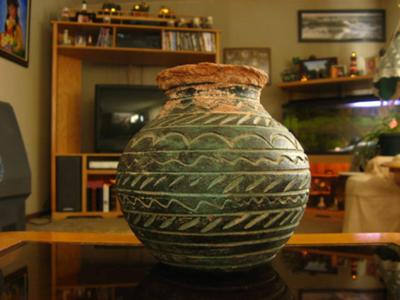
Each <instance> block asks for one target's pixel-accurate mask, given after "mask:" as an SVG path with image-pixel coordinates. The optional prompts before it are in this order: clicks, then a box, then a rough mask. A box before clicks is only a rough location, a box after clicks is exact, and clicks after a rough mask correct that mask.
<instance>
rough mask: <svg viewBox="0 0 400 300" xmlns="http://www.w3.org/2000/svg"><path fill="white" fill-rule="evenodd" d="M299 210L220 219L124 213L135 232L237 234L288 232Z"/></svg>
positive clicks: (211, 216)
mask: <svg viewBox="0 0 400 300" xmlns="http://www.w3.org/2000/svg"><path fill="white" fill-rule="evenodd" d="M303 208H304V207H303V206H300V207H297V208H294V209H276V210H267V211H254V212H243V213H238V214H223V215H218V214H216V215H190V216H188V215H177V214H158V213H147V214H146V213H138V212H136V211H129V210H125V213H126V214H127V218H128V219H129V222H130V224H132V226H134V227H137V228H138V229H147V228H151V230H153V231H154V230H159V229H162V230H163V231H165V232H167V231H168V232H169V233H171V231H173V232H174V233H176V234H179V233H180V232H188V231H189V232H191V233H193V232H199V233H206V232H207V233H212V232H224V233H226V234H229V232H232V231H233V232H234V233H235V232H239V231H252V230H264V229H269V228H272V227H274V228H275V227H276V228H275V229H278V228H285V229H288V228H291V227H293V226H296V225H297V221H299V219H300V218H301V216H302V214H303Z"/></svg>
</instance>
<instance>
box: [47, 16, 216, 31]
mask: <svg viewBox="0 0 400 300" xmlns="http://www.w3.org/2000/svg"><path fill="white" fill-rule="evenodd" d="M143 19H145V18H144V17H140V18H138V19H137V20H138V21H143ZM164 20H165V19H164ZM52 23H53V24H57V25H58V26H60V27H77V28H88V27H95V28H102V27H107V28H131V29H140V30H160V31H161V30H168V31H192V32H195V31H200V32H214V33H217V32H221V31H220V30H218V29H212V28H187V27H171V26H152V25H130V24H114V23H78V22H69V21H53V22H52Z"/></svg>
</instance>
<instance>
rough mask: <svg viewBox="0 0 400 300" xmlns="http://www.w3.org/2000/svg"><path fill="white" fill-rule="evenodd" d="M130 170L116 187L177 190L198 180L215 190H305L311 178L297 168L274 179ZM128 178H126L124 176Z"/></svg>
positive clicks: (261, 176) (270, 191)
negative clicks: (168, 173)
mask: <svg viewBox="0 0 400 300" xmlns="http://www.w3.org/2000/svg"><path fill="white" fill-rule="evenodd" d="M142 174H143V173H139V174H129V173H125V174H122V175H120V177H119V180H120V179H121V177H125V178H124V179H123V183H119V188H120V189H121V190H122V189H126V188H129V189H130V190H131V191H133V192H134V191H136V190H141V191H145V190H153V189H155V188H157V190H158V191H159V192H161V191H162V187H163V189H165V190H170V188H172V187H174V186H176V185H179V190H180V191H183V190H186V189H185V188H184V187H187V188H188V189H189V190H190V188H189V187H195V186H196V185H198V184H199V183H203V184H204V185H206V191H211V190H214V191H215V192H219V193H223V194H228V193H233V192H239V193H240V192H244V193H248V195H250V196H251V193H265V194H267V193H274V192H280V191H282V192H290V191H300V192H301V191H304V190H305V189H308V187H309V185H310V181H311V175H310V173H309V171H305V172H304V171H299V172H298V173H294V174H290V173H289V174H285V173H283V174H281V175H278V174H277V175H275V180H274V181H272V182H271V181H270V180H271V179H270V177H269V174H265V175H264V174H260V175H239V176H237V175H231V174H229V173H225V174H224V173H221V174H214V173H209V174H207V175H204V174H201V173H200V174H195V175H192V174H188V175H179V174H177V175H172V174H171V175H163V174H162V173H161V174H160V175H158V174H157V175H156V174H154V175H153V174H148V175H142ZM126 178H129V180H126Z"/></svg>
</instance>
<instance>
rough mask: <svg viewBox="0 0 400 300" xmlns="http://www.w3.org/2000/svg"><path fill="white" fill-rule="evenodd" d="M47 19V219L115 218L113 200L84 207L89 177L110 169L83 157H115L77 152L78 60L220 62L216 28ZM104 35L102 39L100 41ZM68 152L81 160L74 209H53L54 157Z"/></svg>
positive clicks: (111, 173)
mask: <svg viewBox="0 0 400 300" xmlns="http://www.w3.org/2000/svg"><path fill="white" fill-rule="evenodd" d="M139 19H140V20H141V19H143V17H138V20H139ZM51 24H52V86H51V89H52V91H51V94H52V99H51V107H52V108H51V211H52V218H53V219H64V218H69V217H104V218H108V217H109V218H115V217H119V216H121V215H122V213H121V211H120V208H119V204H118V203H117V204H116V206H115V208H114V209H113V210H111V211H109V212H104V211H100V210H95V209H93V208H92V209H91V208H90V205H89V206H88V204H90V202H91V201H92V200H90V197H88V195H87V191H88V187H89V185H91V182H92V181H95V180H98V181H100V180H107V181H111V179H112V178H114V177H115V174H116V171H115V169H91V168H89V167H88V162H89V161H90V160H91V159H94V158H96V157H102V158H104V159H116V158H118V157H119V154H107V153H82V141H81V131H82V123H83V122H84V121H85V120H86V119H87V118H86V116H84V115H83V114H82V70H83V68H84V64H85V63H86V62H90V63H94V64H96V63H100V64H112V65H140V66H161V67H172V66H176V65H181V64H194V63H200V62H214V63H218V62H219V61H220V34H221V33H220V31H219V30H216V29H208V28H207V29H201V28H181V27H168V26H152V25H128V24H114V23H77V22H70V21H53V22H52V23H51ZM104 32H107V35H104V34H103V33H104ZM100 36H101V38H100ZM105 36H106V37H107V38H106V39H105V40H104V37H105ZM174 36H175V38H174ZM89 37H90V38H89ZM170 37H172V38H170ZM173 38H174V41H173V40H172V39H173ZM82 39H83V40H84V42H82ZM89 42H90V43H89ZM178 44H179V45H178ZM68 156H74V157H78V158H80V161H81V173H82V174H81V180H82V182H81V200H80V201H81V203H80V204H81V205H80V207H81V210H80V211H57V197H56V195H57V186H56V182H57V174H56V161H57V158H58V157H68Z"/></svg>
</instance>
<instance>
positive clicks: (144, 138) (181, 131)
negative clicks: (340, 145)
mask: <svg viewBox="0 0 400 300" xmlns="http://www.w3.org/2000/svg"><path fill="white" fill-rule="evenodd" d="M157 81H158V84H159V86H160V88H161V89H163V90H165V93H166V95H167V98H168V100H167V103H166V104H165V106H164V108H163V109H162V110H161V112H160V114H159V115H158V116H157V118H156V119H155V120H153V121H151V122H150V123H149V124H148V125H147V126H145V127H144V128H143V129H141V131H139V133H138V134H136V135H135V136H134V137H133V138H132V139H131V140H130V141H129V143H128V145H127V146H126V148H125V151H124V153H123V154H122V156H121V159H120V162H119V165H118V171H117V180H116V181H117V183H116V185H117V192H118V197H119V200H120V203H121V208H122V211H123V212H124V215H125V218H126V220H127V221H128V223H129V225H130V227H131V229H132V230H133V231H134V233H135V234H136V236H137V237H138V238H139V239H140V240H141V241H142V242H143V243H144V244H145V245H146V246H147V247H148V248H149V249H150V250H151V251H152V253H153V255H154V256H155V257H156V258H158V259H159V260H160V261H161V262H163V263H166V264H170V265H175V266H180V267H185V268H194V269H203V270H225V271H233V270H236V269H243V268H251V267H254V266H256V265H260V264H264V263H266V262H268V261H271V260H272V259H273V258H274V257H275V255H276V254H277V252H278V251H279V250H280V249H281V248H282V247H283V246H284V244H285V243H286V241H287V240H288V239H289V238H290V236H291V235H292V233H293V231H294V230H295V228H296V227H297V225H298V223H299V221H300V219H301V217H302V215H303V213H304V209H305V206H306V203H307V199H308V194H309V185H310V171H309V162H308V158H307V156H306V155H305V153H304V151H303V148H302V147H301V145H300V144H299V142H298V141H297V140H296V139H295V137H294V136H293V135H292V134H291V133H290V132H289V131H288V130H287V129H286V128H285V127H284V126H283V125H281V124H280V123H279V122H277V121H275V120H274V119H273V118H272V117H271V116H270V115H269V114H268V113H267V112H266V111H265V109H264V107H263V106H262V105H261V103H260V94H261V90H262V88H263V87H264V86H265V84H266V83H267V81H268V76H267V75H266V73H265V72H263V71H262V70H259V69H255V68H252V67H248V66H235V65H222V64H212V63H200V64H197V65H182V66H178V67H174V68H171V69H167V70H164V71H162V72H161V73H160V74H159V75H158V77H157Z"/></svg>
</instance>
